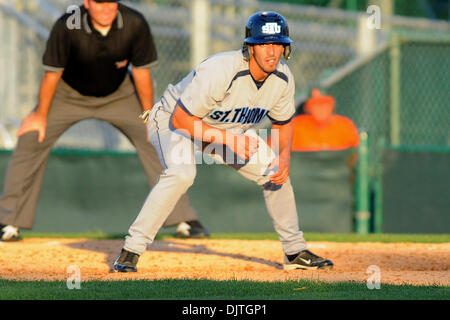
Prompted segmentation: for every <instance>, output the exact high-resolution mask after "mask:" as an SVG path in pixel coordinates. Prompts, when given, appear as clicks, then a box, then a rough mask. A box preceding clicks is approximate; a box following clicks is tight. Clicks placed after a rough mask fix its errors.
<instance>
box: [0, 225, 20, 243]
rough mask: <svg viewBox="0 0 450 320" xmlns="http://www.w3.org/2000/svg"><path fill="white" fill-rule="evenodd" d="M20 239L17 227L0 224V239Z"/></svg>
mask: <svg viewBox="0 0 450 320" xmlns="http://www.w3.org/2000/svg"><path fill="white" fill-rule="evenodd" d="M20 240H22V237H21V236H20V234H19V228H17V227H14V226H11V225H4V224H0V241H4V242H13V241H20Z"/></svg>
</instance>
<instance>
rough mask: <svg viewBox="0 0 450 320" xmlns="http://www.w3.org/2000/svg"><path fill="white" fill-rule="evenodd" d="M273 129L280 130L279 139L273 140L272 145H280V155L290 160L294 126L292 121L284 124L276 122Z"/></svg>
mask: <svg viewBox="0 0 450 320" xmlns="http://www.w3.org/2000/svg"><path fill="white" fill-rule="evenodd" d="M272 129H273V130H278V139H277V140H278V141H272V145H273V146H275V147H278V152H279V155H280V157H283V158H285V159H287V160H290V159H291V148H292V139H293V137H294V126H293V125H292V123H291V122H289V123H287V124H283V125H277V124H274V125H273V126H272Z"/></svg>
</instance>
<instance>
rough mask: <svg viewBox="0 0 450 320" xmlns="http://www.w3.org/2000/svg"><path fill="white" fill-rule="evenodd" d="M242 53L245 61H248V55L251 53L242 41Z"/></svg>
mask: <svg viewBox="0 0 450 320" xmlns="http://www.w3.org/2000/svg"><path fill="white" fill-rule="evenodd" d="M242 55H243V56H244V60H245V61H249V60H250V57H251V56H252V53H251V51H250V48H249V47H248V44H247V43H244V44H243V46H242Z"/></svg>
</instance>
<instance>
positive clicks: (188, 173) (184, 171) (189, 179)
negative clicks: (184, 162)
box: [166, 165, 197, 187]
mask: <svg viewBox="0 0 450 320" xmlns="http://www.w3.org/2000/svg"><path fill="white" fill-rule="evenodd" d="M166 175H172V176H173V177H175V180H176V183H177V184H179V185H183V186H185V187H190V186H191V185H192V184H193V183H194V180H195V176H196V175H197V169H196V168H195V165H194V166H177V167H176V168H174V169H168V170H166Z"/></svg>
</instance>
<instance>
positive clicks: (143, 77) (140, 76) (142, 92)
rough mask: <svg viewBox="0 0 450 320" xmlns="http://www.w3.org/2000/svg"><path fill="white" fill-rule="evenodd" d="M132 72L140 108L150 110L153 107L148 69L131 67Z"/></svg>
mask: <svg viewBox="0 0 450 320" xmlns="http://www.w3.org/2000/svg"><path fill="white" fill-rule="evenodd" d="M132 74H133V80H134V85H135V87H136V92H137V94H138V97H139V100H140V102H141V106H142V110H143V111H145V110H150V109H151V108H152V107H153V81H152V75H151V72H150V69H148V68H145V69H138V68H133V69H132Z"/></svg>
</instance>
